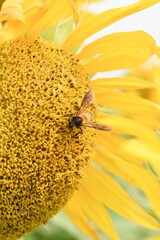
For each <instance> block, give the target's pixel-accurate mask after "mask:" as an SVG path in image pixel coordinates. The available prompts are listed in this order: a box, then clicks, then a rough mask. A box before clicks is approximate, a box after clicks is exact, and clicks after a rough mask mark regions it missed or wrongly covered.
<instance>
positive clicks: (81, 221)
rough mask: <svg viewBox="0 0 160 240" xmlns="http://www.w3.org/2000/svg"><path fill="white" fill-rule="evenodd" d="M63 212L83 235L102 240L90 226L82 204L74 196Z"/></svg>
mask: <svg viewBox="0 0 160 240" xmlns="http://www.w3.org/2000/svg"><path fill="white" fill-rule="evenodd" d="M63 210H64V212H65V213H66V214H67V216H69V218H70V219H71V220H72V221H73V222H74V223H75V224H76V225H77V227H78V228H79V229H80V230H81V231H82V232H83V233H85V234H86V235H88V236H90V237H91V238H92V239H94V240H100V238H99V236H98V235H97V233H96V231H95V230H94V229H93V228H92V227H91V225H90V224H89V222H88V220H87V218H86V216H85V214H84V212H83V211H82V209H81V206H80V204H79V203H78V201H77V199H76V198H74V196H73V197H72V198H71V199H70V200H69V201H68V203H67V204H66V206H65V207H64V209H63Z"/></svg>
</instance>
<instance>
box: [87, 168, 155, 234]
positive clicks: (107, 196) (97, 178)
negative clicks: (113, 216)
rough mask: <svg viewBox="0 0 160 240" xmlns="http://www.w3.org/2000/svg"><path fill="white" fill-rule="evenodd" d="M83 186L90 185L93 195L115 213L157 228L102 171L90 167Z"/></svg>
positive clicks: (88, 186) (149, 217) (150, 218)
mask: <svg viewBox="0 0 160 240" xmlns="http://www.w3.org/2000/svg"><path fill="white" fill-rule="evenodd" d="M85 186H86V188H88V189H90V188H91V187H92V189H93V190H92V191H93V194H95V195H94V197H95V198H96V199H98V200H99V201H101V202H102V203H103V204H105V205H106V206H108V207H109V208H111V209H112V210H113V211H115V212H116V213H118V214H120V215H122V216H124V217H126V218H128V219H130V220H132V221H135V222H137V223H139V224H142V225H144V226H146V227H150V228H153V229H159V224H158V223H157V222H156V221H155V219H154V218H153V217H152V216H150V215H149V214H148V213H147V212H145V211H144V210H143V209H142V208H141V207H139V206H138V205H137V204H136V203H135V202H134V201H133V200H132V199H131V198H130V197H129V195H127V193H126V192H125V191H124V190H123V189H122V188H121V186H120V185H119V184H118V183H117V182H116V181H115V180H114V179H113V178H112V177H110V176H109V175H107V174H105V173H104V172H102V171H100V170H98V169H96V168H93V167H92V169H91V171H90V173H89V177H88V178H87V179H86V180H85Z"/></svg>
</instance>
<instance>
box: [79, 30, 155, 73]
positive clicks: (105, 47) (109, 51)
mask: <svg viewBox="0 0 160 240" xmlns="http://www.w3.org/2000/svg"><path fill="white" fill-rule="evenodd" d="M117 39H118V41H117ZM155 52H156V43H155V41H154V39H153V38H152V37H151V36H150V35H148V34H147V33H145V32H143V31H135V32H130V33H129V32H128V33H127V32H126V33H115V34H110V35H108V36H105V37H103V38H100V39H98V40H96V41H94V42H93V43H90V44H89V45H87V46H86V47H84V50H82V52H81V53H80V54H79V55H77V56H78V58H79V59H83V58H85V57H90V56H94V55H96V53H97V54H99V56H97V57H95V58H90V60H88V62H87V63H86V62H85V61H84V64H85V67H86V69H87V72H88V73H95V72H97V71H98V72H104V71H111V70H116V69H123V68H125V69H126V68H132V67H136V66H138V65H140V64H141V63H143V62H144V61H145V60H146V59H148V58H149V57H150V56H151V55H152V54H153V53H155Z"/></svg>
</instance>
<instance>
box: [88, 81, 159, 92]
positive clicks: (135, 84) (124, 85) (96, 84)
mask: <svg viewBox="0 0 160 240" xmlns="http://www.w3.org/2000/svg"><path fill="white" fill-rule="evenodd" d="M91 86H92V88H93V89H95V90H97V91H100V92H104V91H106V90H108V89H124V90H137V89H143V88H154V87H155V85H154V84H153V83H151V82H148V81H146V80H143V79H141V78H136V77H116V78H100V79H96V80H94V81H91Z"/></svg>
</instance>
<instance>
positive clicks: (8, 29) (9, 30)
mask: <svg viewBox="0 0 160 240" xmlns="http://www.w3.org/2000/svg"><path fill="white" fill-rule="evenodd" d="M0 22H1V24H2V25H1V29H0V43H3V42H5V41H8V40H10V39H12V38H13V37H17V36H18V35H19V33H21V32H22V31H23V29H24V26H25V17H24V12H23V7H22V2H21V1H19V0H14V1H10V0H6V1H5V2H4V3H3V5H2V8H1V11H0Z"/></svg>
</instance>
